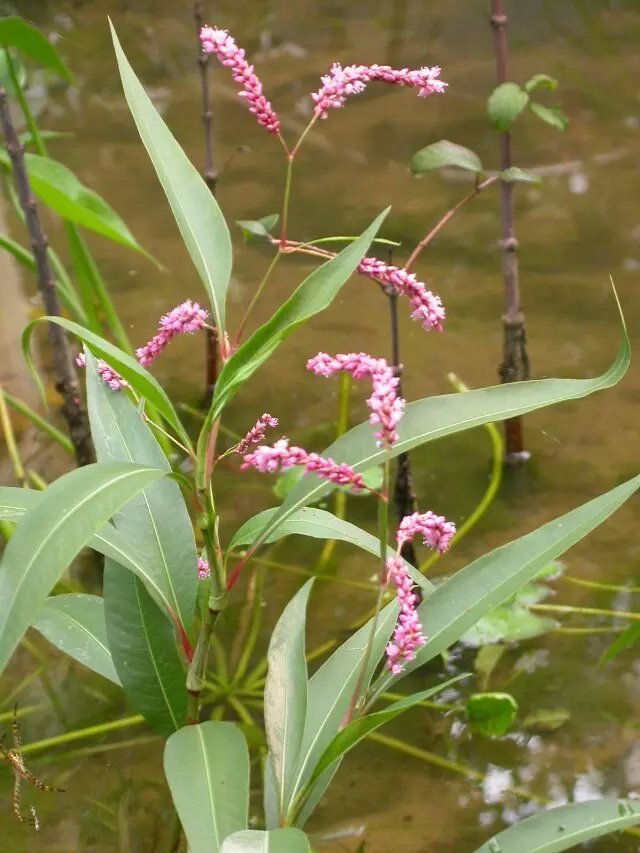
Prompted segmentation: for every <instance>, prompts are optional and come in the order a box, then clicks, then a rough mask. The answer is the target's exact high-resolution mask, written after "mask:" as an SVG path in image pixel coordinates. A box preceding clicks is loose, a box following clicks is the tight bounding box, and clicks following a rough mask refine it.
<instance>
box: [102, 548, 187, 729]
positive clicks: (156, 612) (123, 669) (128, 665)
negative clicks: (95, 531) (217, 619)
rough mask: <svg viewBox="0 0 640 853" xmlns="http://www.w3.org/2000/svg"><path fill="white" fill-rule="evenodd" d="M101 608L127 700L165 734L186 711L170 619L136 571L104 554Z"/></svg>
mask: <svg viewBox="0 0 640 853" xmlns="http://www.w3.org/2000/svg"><path fill="white" fill-rule="evenodd" d="M104 612H105V620H106V626H107V639H108V641H109V649H110V651H111V657H112V659H113V664H114V666H115V669H116V672H117V673H118V677H119V678H120V681H121V683H122V687H123V688H124V692H125V693H126V695H127V698H128V699H129V701H130V702H131V704H132V705H133V707H134V708H135V709H136V711H138V712H139V713H140V714H142V716H143V717H144V718H145V720H146V721H147V722H148V723H149V725H150V726H151V727H152V728H153V729H155V730H156V731H157V732H159V734H161V735H169V734H171V732H174V731H177V730H178V729H179V728H180V727H181V726H183V725H184V722H185V719H186V715H187V690H186V686H185V682H186V672H185V670H184V667H183V665H182V661H181V660H180V656H179V654H178V649H177V647H176V637H175V633H174V631H173V628H172V626H171V623H170V622H169V620H168V619H167V618H166V616H165V615H164V613H162V611H161V610H160V609H159V608H158V606H157V605H156V604H155V602H154V601H153V599H152V598H151V596H150V595H149V593H148V592H147V591H146V589H145V587H144V584H142V583H141V582H140V581H139V580H138V578H137V577H136V576H135V575H132V574H131V572H128V571H127V570H126V569H124V568H123V567H122V566H120V565H118V563H116V562H114V561H113V560H111V559H109V558H107V559H106V560H105V565H104Z"/></svg>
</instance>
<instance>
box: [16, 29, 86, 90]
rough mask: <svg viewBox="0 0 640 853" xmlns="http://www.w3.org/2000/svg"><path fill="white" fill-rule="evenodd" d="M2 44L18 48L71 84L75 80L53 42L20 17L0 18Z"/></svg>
mask: <svg viewBox="0 0 640 853" xmlns="http://www.w3.org/2000/svg"><path fill="white" fill-rule="evenodd" d="M0 44H1V45H3V46H4V47H15V48H17V49H18V50H19V51H20V52H21V53H24V54H25V55H26V56H29V57H31V59H35V61H36V62H37V63H38V64H39V65H42V66H43V68H50V69H51V70H52V71H55V72H56V74H59V75H60V76H61V77H63V78H64V79H65V80H66V81H67V82H69V83H70V82H71V81H72V79H73V78H72V76H71V73H70V72H69V69H68V68H67V66H66V65H65V64H64V62H63V61H62V60H61V59H60V57H59V56H58V53H57V51H56V49H55V48H54V46H53V45H52V44H51V42H50V41H49V40H48V39H47V38H46V37H45V36H44V35H43V34H42V33H41V32H40V30H37V29H36V28H35V27H32V26H31V24H28V23H27V22H26V21H25V20H24V18H22V17H20V16H19V15H7V16H6V17H3V18H0Z"/></svg>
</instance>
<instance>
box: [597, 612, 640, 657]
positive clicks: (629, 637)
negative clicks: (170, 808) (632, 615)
mask: <svg viewBox="0 0 640 853" xmlns="http://www.w3.org/2000/svg"><path fill="white" fill-rule="evenodd" d="M638 641H640V622H632V623H631V624H630V625H628V626H627V627H626V628H625V629H624V631H623V632H622V633H621V634H619V635H618V636H617V637H616V638H615V640H614V641H613V642H612V643H610V644H609V645H608V646H607V648H606V649H605V650H604V652H603V653H602V655H601V656H600V659H599V661H598V666H602V665H603V664H604V663H608V662H609V661H610V660H613V659H614V658H615V657H617V656H618V655H619V654H620V652H622V651H624V650H625V649H627V648H629V646H632V645H634V643H637V642H638Z"/></svg>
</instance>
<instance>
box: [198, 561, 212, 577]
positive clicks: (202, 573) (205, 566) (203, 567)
mask: <svg viewBox="0 0 640 853" xmlns="http://www.w3.org/2000/svg"><path fill="white" fill-rule="evenodd" d="M210 574H211V572H210V571H209V562H208V560H205V558H204V557H198V580H200V581H206V579H207V578H208V577H209V575H210Z"/></svg>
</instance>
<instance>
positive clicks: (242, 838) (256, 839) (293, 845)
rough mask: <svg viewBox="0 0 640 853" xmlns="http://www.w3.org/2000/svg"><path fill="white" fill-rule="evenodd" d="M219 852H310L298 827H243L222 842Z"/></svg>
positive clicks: (306, 840)
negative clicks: (263, 828)
mask: <svg viewBox="0 0 640 853" xmlns="http://www.w3.org/2000/svg"><path fill="white" fill-rule="evenodd" d="M220 853H311V847H310V846H309V839H308V838H307V836H306V835H305V834H304V832H302V831H301V830H299V829H295V827H287V828H286V829H271V830H262V829H243V830H242V832H234V833H233V835H230V836H229V837H228V838H225V840H224V841H223V842H222V847H221V848H220Z"/></svg>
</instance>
